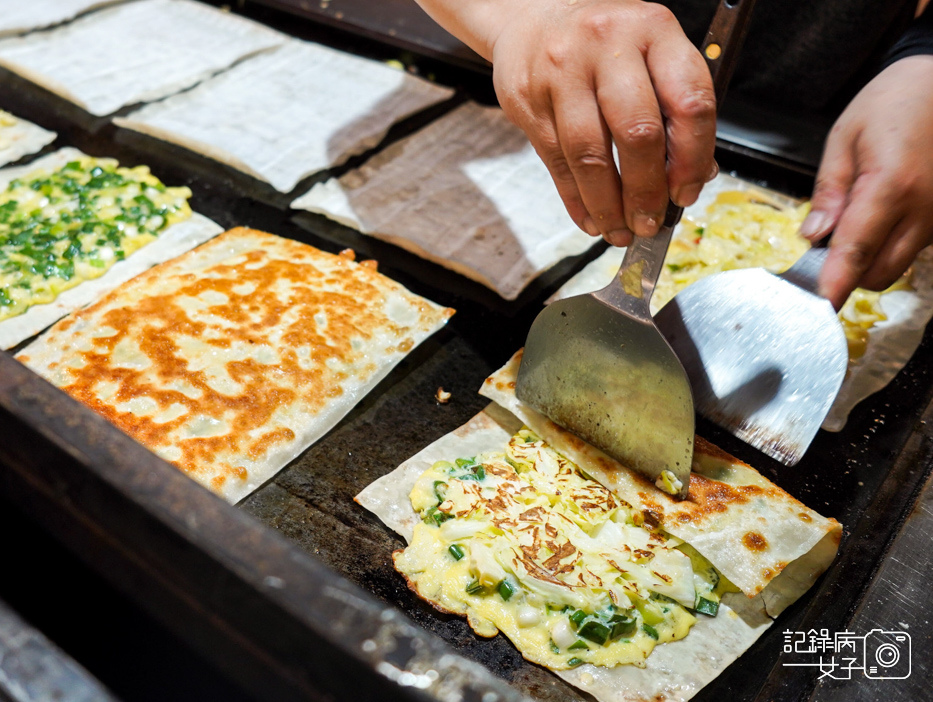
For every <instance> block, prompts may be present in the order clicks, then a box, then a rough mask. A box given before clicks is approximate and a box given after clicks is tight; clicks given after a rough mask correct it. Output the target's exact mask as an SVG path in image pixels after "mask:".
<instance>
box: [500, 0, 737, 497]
mask: <svg viewBox="0 0 933 702" xmlns="http://www.w3.org/2000/svg"><path fill="white" fill-rule="evenodd" d="M753 4H754V0H721V2H720V3H719V7H718V9H717V10H716V15H715V16H714V18H713V22H712V24H711V25H710V29H709V32H708V33H707V37H706V40H705V42H704V45H703V48H702V51H703V54H704V56H705V57H706V60H707V63H708V65H709V67H710V72H711V74H712V78H713V85H714V87H715V90H716V97H717V102H719V103H721V102H722V98H723V96H724V94H725V89H726V86H727V85H728V82H729V78H730V76H731V73H732V70H733V68H734V66H735V61H736V59H737V56H738V50H739V48H740V46H741V43H742V41H743V39H744V35H745V31H746V29H747V27H748V19H749V17H750V15H751V10H752V5H753ZM682 213H683V209H682V208H680V207H677V206H675V205H674V204H673V203H671V204H670V205H669V206H668V209H667V215H666V217H665V221H664V225H663V226H662V227H661V230H660V231H659V232H658V234H657V235H656V236H654V237H652V238H650V239H648V238H643V237H636V238H635V241H634V243H633V244H632V245H631V246H629V247H628V249H627V250H626V252H625V258H624V259H623V261H622V267H621V268H620V270H619V273H618V275H616V277H615V279H614V280H613V281H612V283H610V284H609V285H608V286H607V287H606V288H604V289H602V290H598V291H596V292H594V293H590V294H588V295H579V296H576V297H571V298H567V299H565V300H560V301H558V302H554V303H552V304H551V305H549V306H548V307H546V308H545V309H544V311H543V312H541V314H539V315H538V317H537V318H536V319H535V321H534V323H533V324H532V326H531V330H530V331H529V333H528V339H527V340H526V342H525V352H524V356H523V358H522V364H521V367H520V369H519V374H518V381H517V384H516V387H515V393H516V395H517V396H518V398H519V399H520V400H522V401H523V402H525V403H527V404H529V405H531V406H532V407H534V408H535V409H537V410H538V411H540V412H542V413H543V414H545V415H547V416H548V417H549V418H550V419H552V420H553V421H554V422H556V423H557V424H559V425H561V426H562V427H564V428H566V429H569V430H570V431H572V432H573V433H575V434H577V435H578V436H580V437H581V438H583V439H584V440H586V441H588V442H589V443H591V444H593V445H594V446H597V447H598V448H600V449H602V450H603V451H605V452H606V453H608V454H609V455H610V456H612V457H613V458H615V459H617V460H618V461H620V462H621V463H622V464H623V465H625V466H627V467H629V468H632V469H634V470H637V471H639V472H641V473H643V474H644V475H646V476H648V477H649V478H651V479H652V481H654V482H656V484H658V486H659V487H662V489H666V490H667V491H668V492H671V493H676V494H677V495H678V496H680V497H686V495H687V490H688V486H689V480H690V466H691V463H692V458H693V435H694V420H695V415H694V408H693V397H692V395H691V390H690V383H689V381H688V379H687V375H686V373H684V368H683V366H682V365H681V363H680V361H679V360H678V358H677V356H676V355H675V353H674V351H673V349H671V347H670V345H669V344H668V343H667V341H666V340H665V339H664V337H663V336H662V335H661V333H660V332H659V331H658V329H657V327H655V325H654V322H653V320H652V318H651V315H650V314H649V312H648V302H649V301H650V299H651V294H652V293H653V292H654V286H655V283H656V282H657V280H658V275H659V274H660V272H661V267H662V264H663V262H664V255H665V253H666V252H667V247H668V244H669V243H670V239H671V234H672V232H673V230H674V227H675V226H676V225H677V222H678V221H679V220H680V216H681V214H682Z"/></svg>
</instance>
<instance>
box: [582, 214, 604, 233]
mask: <svg viewBox="0 0 933 702" xmlns="http://www.w3.org/2000/svg"><path fill="white" fill-rule="evenodd" d="M583 231H585V232H586V233H587V234H589V235H590V236H599V235H600V231H599V229H598V228H597V227H596V222H594V221H593V218H592V217H587V218H586V219H584V220H583Z"/></svg>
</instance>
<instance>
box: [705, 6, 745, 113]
mask: <svg viewBox="0 0 933 702" xmlns="http://www.w3.org/2000/svg"><path fill="white" fill-rule="evenodd" d="M754 6H755V0H720V2H719V7H717V8H716V14H715V15H713V21H712V22H711V23H710V25H709V29H708V30H707V32H706V39H704V40H703V45H702V46H701V47H700V51H701V53H702V54H703V57H704V58H705V59H706V65H707V66H709V71H710V75H712V77H713V89H714V90H715V91H716V104H717V106H718V105H720V104H721V103H722V100H723V98H724V97H725V96H726V88H728V87H729V81H730V79H731V78H732V74H733V72H734V71H735V66H736V64H737V63H738V60H739V53H740V52H741V50H742V44H744V43H745V36H746V34H748V25H749V24H750V22H749V19H750V18H751V14H752V8H753V7H754Z"/></svg>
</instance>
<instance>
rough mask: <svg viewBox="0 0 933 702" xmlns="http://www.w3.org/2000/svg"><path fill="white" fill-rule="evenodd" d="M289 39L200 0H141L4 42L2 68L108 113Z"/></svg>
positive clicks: (180, 87) (173, 89)
mask: <svg viewBox="0 0 933 702" xmlns="http://www.w3.org/2000/svg"><path fill="white" fill-rule="evenodd" d="M285 40H286V37H285V35H284V34H281V33H279V32H276V31H273V30H271V29H268V28H267V27H264V26H263V25H261V24H259V23H257V22H253V21H251V20H248V19H244V18H242V17H238V16H236V15H233V14H230V13H229V12H223V11H221V10H219V9H217V8H214V7H211V6H209V5H205V4H204V3H200V2H196V1H195V0H137V1H136V2H130V3H126V4H122V5H118V6H116V7H112V8H108V9H105V10H101V11H100V12H95V13H93V14H91V15H89V16H87V17H82V18H81V19H78V20H76V21H75V22H73V23H71V24H69V25H67V26H64V27H60V28H57V29H52V30H49V31H46V32H38V33H34V34H30V35H27V36H24V37H15V38H11V39H5V40H3V41H0V65H3V66H5V67H6V68H8V69H10V70H11V71H13V72H15V73H18V74H20V75H22V76H23V77H24V78H26V79H28V80H30V81H32V82H34V83H36V84H38V85H41V86H42V87H44V88H46V89H48V90H51V91H52V92H54V93H56V94H57V95H60V96H61V97H63V98H65V99H66V100H70V101H71V102H73V103H75V104H76V105H78V106H80V107H82V108H84V109H85V110H87V111H88V112H90V113H91V114H94V115H98V116H103V115H108V114H110V113H112V112H115V111H117V110H119V109H120V108H121V107H123V106H125V105H132V104H135V103H138V102H147V101H151V100H156V99H159V98H163V97H165V96H167V95H172V94H174V93H177V92H179V91H181V90H184V89H185V88H189V87H191V86H192V85H194V84H196V83H198V82H199V81H201V80H203V79H204V78H207V77H208V76H210V75H212V74H214V73H216V72H218V71H221V70H223V69H225V68H228V67H229V66H230V65H232V64H233V63H235V62H237V61H239V60H240V59H243V58H245V57H247V56H250V55H252V54H255V53H257V52H259V51H263V50H266V49H270V48H272V47H275V46H279V45H280V44H282V43H283V42H284V41H285Z"/></svg>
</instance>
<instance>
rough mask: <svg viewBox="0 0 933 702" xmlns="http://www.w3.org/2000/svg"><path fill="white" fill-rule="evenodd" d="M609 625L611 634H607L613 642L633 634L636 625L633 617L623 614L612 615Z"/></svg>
mask: <svg viewBox="0 0 933 702" xmlns="http://www.w3.org/2000/svg"><path fill="white" fill-rule="evenodd" d="M609 624H610V625H611V626H612V633H610V634H609V638H610V639H612V640H613V641H615V640H616V639H618V638H621V637H623V636H629V635H631V634H634V633H635V627H636V626H637V625H638V623H637V622H636V621H635V617H629V616H627V615H625V614H616V615H614V616H613V617H612V618H611V619H610V620H609Z"/></svg>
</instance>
